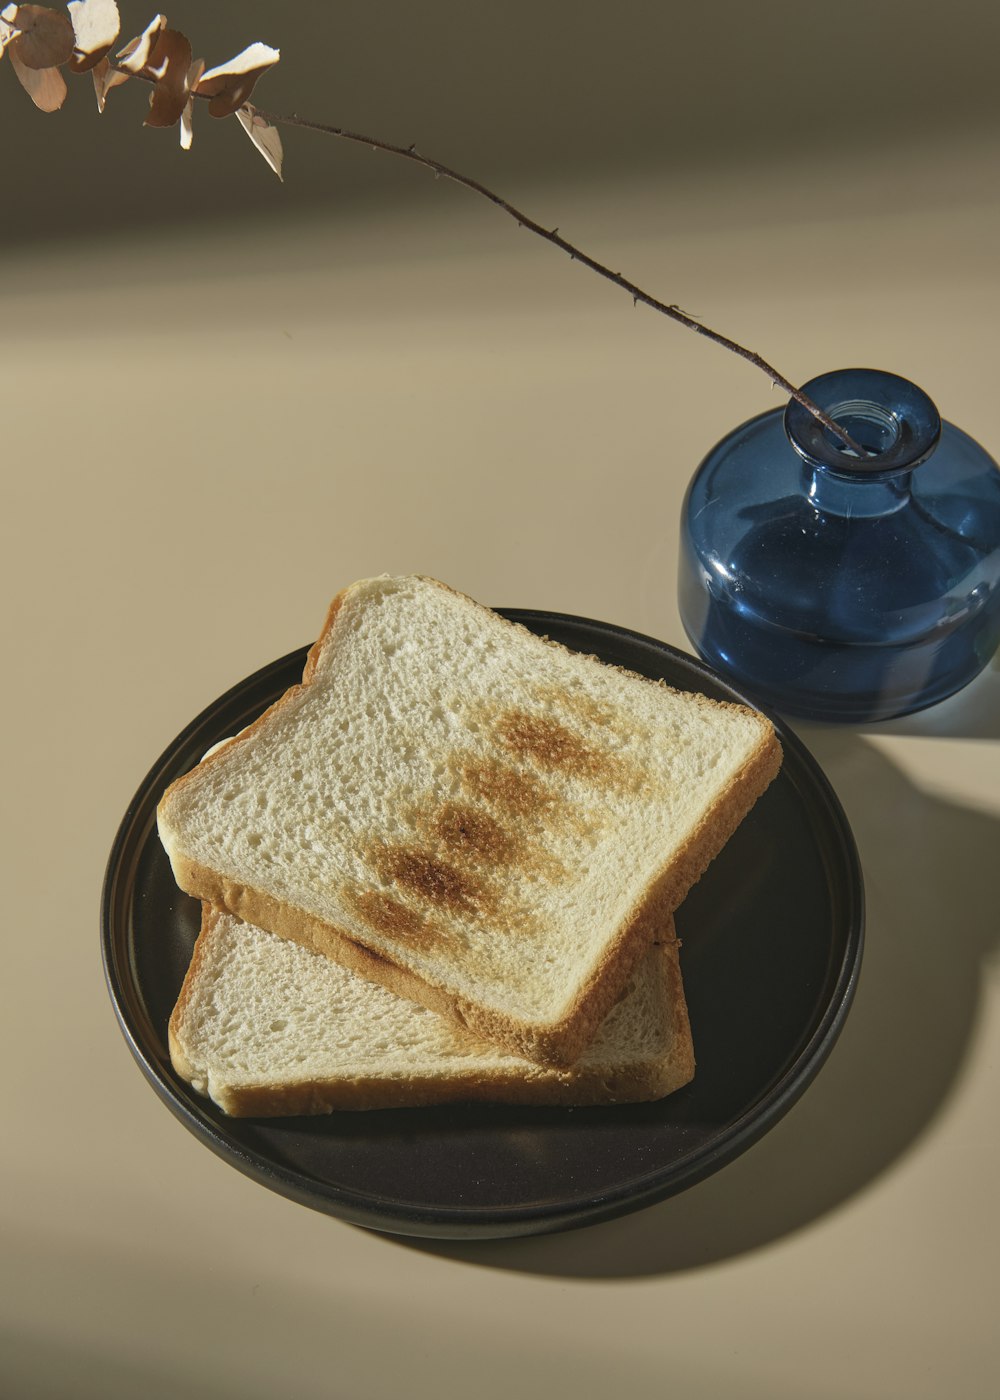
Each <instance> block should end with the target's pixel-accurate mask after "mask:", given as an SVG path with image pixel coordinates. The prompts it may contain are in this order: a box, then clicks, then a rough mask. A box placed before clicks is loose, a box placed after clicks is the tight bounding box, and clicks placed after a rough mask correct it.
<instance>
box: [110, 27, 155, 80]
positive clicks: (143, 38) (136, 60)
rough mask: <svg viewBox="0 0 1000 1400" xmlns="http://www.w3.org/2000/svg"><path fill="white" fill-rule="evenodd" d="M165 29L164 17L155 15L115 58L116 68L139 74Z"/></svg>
mask: <svg viewBox="0 0 1000 1400" xmlns="http://www.w3.org/2000/svg"><path fill="white" fill-rule="evenodd" d="M166 27H167V17H166V15H157V16H156V18H155V19H151V20H150V21H149V23H148V24H147V25H146V28H145V29H144V30H143V31H142V33H141V34H140V35H139V36H138V38H136V39H130V40H129V42H128V43H127V44H126V45H125V47H124V48H123V49H121V50H120V51H119V52H118V53H117V54H116V55H115V56H116V58H117V59H118V60H119V63H118V66H119V67H120V68H124V69H125V71H126V73H141V72H142V70H143V69H144V68H145V66H146V64H147V63H148V61H149V55H150V52H151V51H152V48H153V45H154V44H155V43H156V40H157V38H158V37H159V35H160V33H161V32H162V31H163V30H164V29H166Z"/></svg>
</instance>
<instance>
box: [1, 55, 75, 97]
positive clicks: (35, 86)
mask: <svg viewBox="0 0 1000 1400" xmlns="http://www.w3.org/2000/svg"><path fill="white" fill-rule="evenodd" d="M9 47H10V61H11V64H12V66H13V69H14V72H15V73H16V74H17V76H18V78H19V80H20V83H21V86H22V87H23V88H24V90H25V92H26V93H27V94H28V96H29V97H30V98H31V100H32V102H33V103H34V104H35V106H36V107H37V108H38V110H39V111H40V112H58V110H59V108H60V107H61V106H62V105H63V103H64V102H65V101H66V79H65V78H64V77H63V75H62V74H61V73H60V72H59V69H58V68H29V67H28V66H27V65H26V64H25V63H24V61H23V59H22V58H21V57H20V55H19V54H18V52H17V45H16V44H11V45H10V46H9Z"/></svg>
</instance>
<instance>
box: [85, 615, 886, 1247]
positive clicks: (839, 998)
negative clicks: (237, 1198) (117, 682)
mask: <svg viewBox="0 0 1000 1400" xmlns="http://www.w3.org/2000/svg"><path fill="white" fill-rule="evenodd" d="M505 615H506V616H507V617H511V618H513V619H515V620H516V621H518V622H522V623H524V624H525V625H526V626H527V627H530V628H531V629H532V630H533V631H535V632H541V633H545V634H546V635H548V636H550V637H553V638H554V639H556V640H557V641H560V642H563V643H565V644H566V645H567V646H570V647H573V648H575V649H576V650H579V651H586V652H591V653H594V654H596V655H598V656H600V657H602V658H603V659H604V660H605V661H609V662H613V663H615V664H617V665H621V666H627V667H629V668H631V669H632V670H635V671H639V672H642V673H643V674H645V675H647V676H652V677H662V679H664V680H665V681H667V682H668V683H669V684H671V685H673V686H676V687H677V688H678V689H681V690H697V691H702V692H704V693H705V694H706V695H710V696H712V697H714V698H716V699H725V700H731V699H736V700H742V701H743V702H744V703H749V702H747V701H746V700H745V698H744V697H743V696H741V695H739V694H738V693H737V692H736V691H734V690H733V689H732V688H731V687H730V686H729V685H727V684H726V682H725V681H723V680H722V679H721V678H720V677H718V676H717V675H715V674H714V673H713V672H712V671H710V670H709V669H708V668H707V667H706V666H704V665H702V664H701V663H700V662H698V661H695V660H694V659H693V658H692V657H690V656H686V655H684V654H683V653H682V652H678V651H675V650H673V649H672V648H670V647H667V646H665V645H664V644H663V643H661V642H656V641H653V640H651V639H650V638H648V637H643V636H640V635H639V634H638V633H634V632H626V631H624V630H622V629H620V628H617V627H612V626H609V625H606V624H604V623H599V622H591V621H588V620H586V619H583V618H575V617H566V616H562V615H559V614H553V613H543V612H523V611H519V610H514V611H511V610H505ZM304 660H305V648H303V649H302V650H301V651H296V652H293V653H292V654H291V655H289V656H286V657H283V658H282V659H281V660H280V661H276V662H274V663H273V664H272V665H270V666H266V667H265V668H264V669H263V670H262V671H258V672H257V674H256V675H254V676H251V677H250V678H249V679H248V680H245V681H243V682H242V683H241V684H240V685H238V686H236V687H234V688H233V689H232V690H230V691H229V692H228V694H226V695H224V696H222V698H221V699H219V700H217V701H216V702H215V704H213V705H210V706H209V708H208V709H207V710H205V711H204V713H203V714H201V715H199V717H198V718H197V719H196V720H195V721H194V722H193V723H192V724H190V725H189V726H188V727H187V729H185V730H184V732H183V734H181V735H180V736H179V737H178V738H177V739H176V740H175V741H174V743H173V744H171V745H170V747H169V749H167V751H166V753H165V754H164V755H163V756H162V758H161V759H160V760H159V762H158V763H157V764H156V765H155V766H154V767H153V769H152V771H151V772H150V773H149V775H148V776H147V778H146V780H145V782H144V783H143V784H142V786H141V787H140V789H139V791H138V793H137V794H136V796H135V798H134V799H133V801H132V804H131V806H130V807H129V809H128V811H127V812H126V814H125V817H124V819H123V821H122V824H121V827H120V828H119V831H118V835H117V838H116V840H115V843H114V847H113V849H112V852H111V858H110V861H109V864H108V871H107V876H106V879H105V886H104V894H103V911H102V922H103V952H104V967H105V974H106V977H107V982H108V988H109V990H110V993H111V997H112V999H113V1001H114V1004H115V1010H116V1012H117V1015H118V1019H119V1022H120V1024H121V1027H122V1030H123V1031H124V1033H125V1037H126V1039H127V1040H128V1043H129V1046H130V1047H131V1050H132V1053H133V1054H134V1055H135V1057H136V1059H137V1061H138V1062H139V1065H140V1067H141V1068H142V1070H143V1072H144V1073H145V1075H146V1077H147V1078H148V1079H149V1081H150V1083H151V1084H152V1086H153V1088H154V1089H155V1090H156V1091H157V1093H158V1094H159V1095H160V1097H161V1098H162V1099H163V1101H164V1102H165V1103H166V1104H167V1106H168V1108H170V1109H171V1110H172V1111H173V1112H174V1113H175V1114H176V1115H177V1117H178V1118H180V1120H181V1121H182V1122H183V1123H184V1124H185V1125H186V1126H187V1127H188V1128H189V1129H190V1130H191V1131H192V1132H193V1133H194V1134H195V1135H196V1136H197V1137H199V1138H201V1140H202V1141H203V1142H204V1143H206V1144H207V1145H208V1146H209V1147H211V1148H212V1149H213V1151H215V1152H217V1153H219V1155H220V1156H222V1157H224V1158H225V1159H226V1160H227V1161H228V1162H230V1163H231V1164H232V1165H233V1166H235V1167H238V1168H239V1170H240V1171H243V1172H245V1173H246V1174H247V1175H248V1176H251V1177H253V1178H254V1179H255V1180H257V1181H259V1182H261V1183H262V1184H263V1185H265V1186H269V1187H270V1188H271V1189H272V1190H274V1191H278V1192H280V1193H281V1194H282V1195H285V1196H289V1197H291V1198H292V1199H293V1200H296V1201H300V1202H302V1203H303V1204H304V1205H308V1206H312V1207H313V1208H315V1209H317V1210H321V1211H325V1212H327V1213H328V1214H331V1215H336V1216H339V1217H340V1218H342V1219H344V1220H348V1221H351V1222H353V1223H355V1224H358V1225H364V1226H369V1227H371V1228H374V1229H379V1230H386V1231H390V1232H393V1233H396V1234H404V1235H424V1236H430V1237H436V1238H455V1237H465V1238H497V1237H502V1236H514V1235H532V1234H541V1233H544V1232H545V1231H550V1230H560V1229H568V1228H570V1227H571V1226H576V1225H583V1224H589V1223H592V1222H594V1221H598V1220H605V1219H608V1218H610V1217H612V1216H615V1215H621V1214H624V1213H625V1212H627V1211H630V1210H636V1209H638V1208H639V1207H641V1206H645V1205H649V1204H650V1203H652V1202H654V1201H658V1200H661V1199H663V1198H664V1197H666V1196H669V1195H672V1194H673V1193H674V1192H677V1191H681V1190H683V1189H684V1188H685V1187H688V1186H691V1185H693V1184H694V1183H695V1182H697V1181H700V1180H701V1179H702V1178H704V1177H706V1176H708V1175H709V1174H710V1173H711V1172H713V1171H715V1170H717V1169H718V1168H719V1167H721V1166H723V1165H724V1164H725V1163H726V1162H729V1161H731V1160H732V1159H733V1158H734V1157H736V1156H737V1155H738V1154H739V1153H741V1152H743V1151H744V1150H745V1149H746V1148H747V1147H749V1146H750V1145H751V1144H752V1143H753V1142H755V1141H756V1140H757V1139H758V1138H759V1137H760V1136H761V1135H762V1134H763V1133H764V1132H766V1131H767V1130H768V1129H769V1128H770V1127H772V1126H773V1124H774V1123H775V1122H777V1120H778V1119H779V1118H780V1117H781V1116H782V1114H784V1113H785V1112H786V1111H787V1110H788V1109H789V1108H790V1107H791V1105H792V1104H793V1103H794V1102H795V1100H796V1099H797V1098H798V1097H799V1095H800V1094H801V1093H802V1091H803V1090H804V1089H805V1088H806V1086H807V1085H808V1083H809V1082H810V1080H811V1079H812V1078H813V1076H814V1075H815V1074H816V1072H817V1070H818V1069H819V1067H820V1065H821V1064H822V1063H823V1061H824V1060H825V1058H826V1056H827V1054H828V1053H829V1051H830V1049H831V1047H832V1045H833V1043H834V1041H835V1040H836V1038H837V1035H838V1033H839V1031H840V1028H841V1026H842V1025H843V1022H844V1019H845V1017H846V1015H847V1011H848V1008H849V1006H850V1003H851V999H852V996H853V993H854V987H855V984H856V981H857V976H858V970H859V967H860V962H861V948H862V928H863V890H862V881H861V872H860V868H859V865H858V859H857V853H856V851H855V847H854V842H853V839H852V837H851V833H850V829H849V828H848V825H847V822H846V819H845V817H844V814H843V812H842V810H841V808H840V805H839V803H838V802H837V799H836V797H835V796H834V795H833V792H832V791H831V789H830V787H829V786H828V784H827V782H826V779H825V778H824V777H823V774H822V773H821V771H820V770H819V768H818V766H817V765H816V763H815V762H814V760H813V759H812V758H811V757H810V756H809V754H808V753H807V752H806V750H805V749H804V748H803V746H802V745H801V743H800V742H799V741H798V740H797V739H796V738H795V736H794V735H793V734H791V733H790V732H789V731H788V730H787V728H785V727H784V726H783V725H782V724H781V723H780V722H777V727H778V730H779V734H780V737H781V741H782V744H783V745H784V750H785V761H784V765H783V767H782V770H781V773H780V775H779V776H778V778H777V779H776V780H775V782H774V783H773V784H772V785H771V787H770V788H769V789H768V791H767V792H766V793H765V795H764V797H763V798H762V799H761V800H760V802H758V804H757V806H756V807H755V808H754V810H753V812H752V813H751V815H750V817H749V818H748V819H747V820H746V821H745V822H744V823H743V825H742V826H741V828H740V829H739V831H738V832H737V833H736V835H735V836H734V837H733V839H732V840H731V841H730V842H729V844H728V845H727V846H726V848H725V850H724V851H723V852H722V854H721V855H720V856H719V857H718V859H717V860H716V861H715V862H714V863H713V865H712V866H711V867H710V869H709V871H708V872H707V873H706V874H705V876H704V877H703V878H702V880H701V881H700V883H699V884H698V885H697V886H696V887H695V889H694V890H693V891H692V892H691V894H690V895H689V896H688V898H687V900H686V901H685V903H684V905H683V907H682V908H681V909H680V910H679V911H678V914H677V927H678V932H679V933H680V935H681V938H682V939H683V952H682V955H681V959H682V968H683V973H684V982H685V988H686V991H687V998H688V1005H689V1009H690V1014H691V1023H692V1030H693V1035H694V1042H695V1052H696V1055H697V1060H698V1070H697V1074H696V1075H695V1079H694V1082H693V1083H692V1084H690V1085H689V1086H688V1087H687V1088H685V1089H682V1090H681V1091H680V1092H679V1093H676V1094H673V1095H672V1096H670V1097H669V1098H667V1099H664V1100H662V1101H661V1102H660V1103H654V1104H642V1105H637V1106H623V1107H617V1108H588V1109H575V1110H574V1109H545V1108H531V1109H526V1108H525V1109H518V1108H489V1107H483V1106H472V1105H469V1106H457V1107H456V1106H449V1107H442V1108H431V1109H425V1108H421V1109H416V1108H414V1109H397V1110H393V1111H379V1112H369V1113H339V1114H334V1115H332V1116H328V1117H320V1118H290V1119H272V1120H246V1119H243V1120H240V1119H231V1118H227V1117H226V1116H225V1115H224V1114H223V1113H222V1112H220V1111H219V1110H218V1109H217V1108H216V1107H215V1106H214V1105H213V1104H211V1103H209V1102H207V1101H206V1100H204V1099H202V1098H200V1097H199V1096H198V1095H197V1094H195V1093H194V1092H193V1090H191V1088H190V1087H189V1086H188V1085H187V1084H185V1083H184V1082H183V1081H182V1080H180V1079H178V1078H177V1076H176V1075H175V1074H174V1072H173V1070H172V1069H171V1066H170V1059H169V1055H168V1052H167V1042H166V1027H167V1018H168V1017H169V1015H170V1011H171V1008H172V1006H173V1004H174V1000H175V998H176V996H177V993H178V990H179V988H180V985H181V981H182V979H183V976H184V972H185V970H186V968H187V964H188V960H189V958H190V954H191V948H192V946H193V943H194V939H195V935H196V933H197V929H198V922H199V906H198V904H197V902H196V901H195V900H193V899H190V898H188V896H186V895H183V894H181V893H180V892H179V891H178V889H177V888H176V886H175V885H174V882H173V878H172V876H171V873H170V867H169V865H168V863H167V860H166V857H165V856H164V854H163V851H162V849H161V847H160V844H159V841H158V839H157V835H156V824H155V808H156V803H157V801H158V799H159V796H160V794H161V793H162V791H163V789H164V788H165V787H166V786H167V784H168V783H169V782H170V781H171V780H172V779H173V778H175V777H177V776H178V775H179V774H181V773H183V772H186V771H187V770H188V769H189V768H190V767H192V766H193V765H194V764H195V763H196V762H197V761H198V760H199V759H200V758H201V756H202V754H203V753H204V752H205V750H206V749H207V748H208V747H209V746H210V745H211V744H213V743H215V742H216V741H217V740H219V739H222V738H225V737H226V736H228V735H230V734H233V733H235V732H236V730H238V729H240V728H242V727H243V726H244V725H246V724H249V723H250V721H251V720H253V719H254V718H255V717H256V716H257V715H258V714H259V713H260V712H261V711H262V710H263V709H264V708H265V707H266V706H267V705H269V704H271V702H272V701H273V700H275V699H277V697H278V696H279V695H280V694H282V692H283V691H284V690H286V689H287V687H288V686H290V685H292V684H294V683H295V682H296V681H298V680H299V679H300V678H301V674H302V667H303V664H304Z"/></svg>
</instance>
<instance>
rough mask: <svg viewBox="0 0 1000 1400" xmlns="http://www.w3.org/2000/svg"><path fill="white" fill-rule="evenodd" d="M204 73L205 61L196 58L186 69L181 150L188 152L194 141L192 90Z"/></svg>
mask: <svg viewBox="0 0 1000 1400" xmlns="http://www.w3.org/2000/svg"><path fill="white" fill-rule="evenodd" d="M204 71H205V60H204V59H203V58H196V59H195V61H194V62H193V63H192V64H191V67H190V68H189V69H188V75H187V88H188V99H187V101H186V102H185V104H184V111H183V112H182V113H181V150H182V151H189V150H190V149H191V142H192V141H193V140H194V125H193V122H194V90H195V88H196V87H197V85H198V79H199V78H200V77H201V75H202V73H204Z"/></svg>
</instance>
